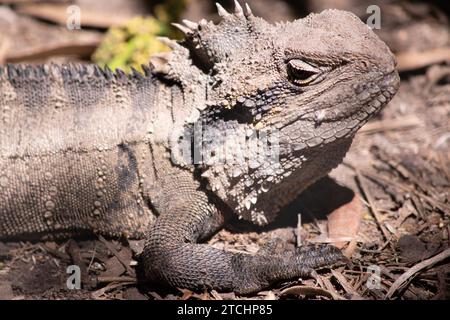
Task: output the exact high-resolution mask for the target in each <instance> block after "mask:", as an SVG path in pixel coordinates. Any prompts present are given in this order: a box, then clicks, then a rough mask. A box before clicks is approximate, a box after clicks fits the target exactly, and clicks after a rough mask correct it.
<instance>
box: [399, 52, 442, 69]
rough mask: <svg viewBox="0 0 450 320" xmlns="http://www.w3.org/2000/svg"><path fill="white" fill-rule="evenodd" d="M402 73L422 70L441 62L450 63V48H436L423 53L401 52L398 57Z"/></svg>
mask: <svg viewBox="0 0 450 320" xmlns="http://www.w3.org/2000/svg"><path fill="white" fill-rule="evenodd" d="M396 56H397V62H398V65H397V69H398V70H399V71H400V72H403V71H411V70H416V69H420V68H423V67H426V66H429V65H432V64H436V63H440V62H444V61H447V62H450V48H448V47H444V48H436V49H431V50H427V51H422V52H400V53H398V54H397V55H396Z"/></svg>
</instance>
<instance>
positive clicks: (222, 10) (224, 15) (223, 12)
mask: <svg viewBox="0 0 450 320" xmlns="http://www.w3.org/2000/svg"><path fill="white" fill-rule="evenodd" d="M216 7H217V13H218V14H219V16H221V17H222V18H224V19H225V18H227V17H229V16H230V13H228V11H227V10H225V8H224V7H222V5H221V4H220V3H218V2H216Z"/></svg>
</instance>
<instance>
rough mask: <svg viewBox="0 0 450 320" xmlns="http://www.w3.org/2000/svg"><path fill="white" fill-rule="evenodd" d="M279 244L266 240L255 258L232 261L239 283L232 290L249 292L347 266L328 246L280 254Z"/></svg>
mask: <svg viewBox="0 0 450 320" xmlns="http://www.w3.org/2000/svg"><path fill="white" fill-rule="evenodd" d="M280 243H281V242H280V241H276V240H275V241H270V242H269V243H268V245H267V246H265V247H263V248H262V249H261V250H260V251H259V252H258V254H256V255H255V256H250V255H239V256H236V257H235V259H234V264H235V266H239V268H235V269H239V270H240V275H241V276H242V278H241V281H239V282H238V287H237V288H235V289H234V290H235V291H236V292H239V293H250V292H253V291H257V290H260V289H262V288H264V287H267V286H269V285H270V284H271V283H273V282H276V281H281V280H288V279H293V278H299V277H311V276H313V275H314V274H315V273H316V270H318V269H323V268H331V267H335V266H339V265H345V264H347V263H348V261H349V260H348V258H347V257H345V256H344V255H343V254H342V252H341V251H340V250H339V249H338V248H336V247H334V246H331V245H326V244H317V245H316V244H308V245H304V246H302V247H299V248H296V249H295V250H288V251H284V252H282V253H280V252H279V250H280Z"/></svg>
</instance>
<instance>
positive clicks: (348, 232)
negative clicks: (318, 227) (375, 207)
mask: <svg viewBox="0 0 450 320" xmlns="http://www.w3.org/2000/svg"><path fill="white" fill-rule="evenodd" d="M362 217H363V207H362V204H361V201H360V199H359V197H358V196H357V195H355V196H354V197H353V199H352V200H351V201H350V202H348V203H346V204H344V205H342V206H340V207H339V208H337V209H335V210H334V211H333V212H332V213H331V214H330V215H329V216H328V237H329V238H331V239H333V238H350V239H352V238H354V237H355V236H356V234H357V233H358V230H359V227H360V225H361V219H362ZM333 244H334V245H335V246H336V247H338V248H342V247H343V246H344V245H345V244H346V242H335V243H333Z"/></svg>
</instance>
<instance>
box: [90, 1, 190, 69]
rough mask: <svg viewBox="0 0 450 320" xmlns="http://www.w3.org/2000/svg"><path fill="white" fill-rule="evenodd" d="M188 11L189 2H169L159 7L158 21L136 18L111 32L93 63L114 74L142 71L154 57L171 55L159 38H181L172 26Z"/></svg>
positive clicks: (96, 52) (152, 18)
mask: <svg viewBox="0 0 450 320" xmlns="http://www.w3.org/2000/svg"><path fill="white" fill-rule="evenodd" d="M185 7H186V0H166V1H165V2H164V3H162V4H159V5H156V6H155V10H154V11H155V17H145V18H144V17H135V18H133V19H131V20H129V21H128V22H127V23H126V24H125V25H123V26H120V27H113V28H111V29H110V30H109V31H108V32H107V34H106V36H105V37H104V39H103V41H102V43H101V44H100V46H99V48H98V49H97V50H96V51H95V53H94V54H93V56H92V60H93V61H94V62H95V63H97V64H99V65H100V66H103V67H104V66H106V65H107V66H109V67H110V68H111V69H112V70H115V69H116V68H120V69H122V70H124V71H125V72H129V71H130V70H131V67H134V68H136V69H137V70H141V65H142V64H147V63H148V61H149V59H150V57H151V56H152V55H153V54H155V53H158V52H166V51H170V49H169V48H168V47H167V46H166V45H164V44H163V43H161V42H160V41H159V40H158V39H157V37H158V36H166V37H171V38H178V37H179V34H178V33H177V31H176V30H174V29H173V28H172V27H171V25H170V23H171V22H172V21H176V20H178V19H179V16H180V15H181V13H182V12H183V10H184V9H185ZM141 71H142V70H141Z"/></svg>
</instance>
